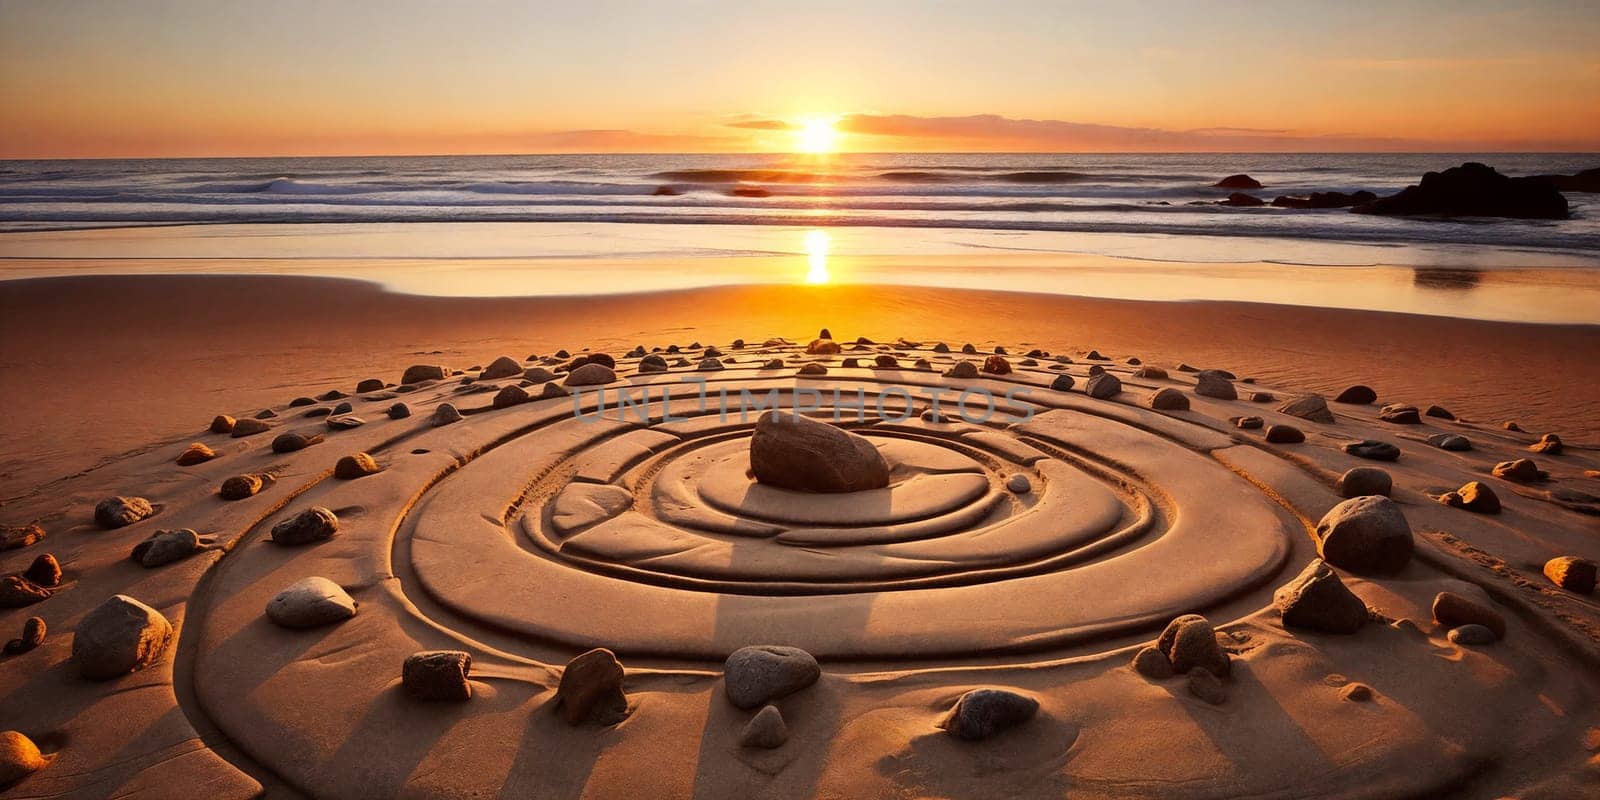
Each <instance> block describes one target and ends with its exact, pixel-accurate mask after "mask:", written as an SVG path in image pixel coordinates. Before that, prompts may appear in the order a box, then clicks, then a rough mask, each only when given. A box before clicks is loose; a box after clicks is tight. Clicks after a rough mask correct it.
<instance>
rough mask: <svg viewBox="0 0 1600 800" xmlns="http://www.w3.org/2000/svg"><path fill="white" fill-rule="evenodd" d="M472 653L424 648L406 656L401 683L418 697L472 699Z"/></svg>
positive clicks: (421, 698) (426, 698)
mask: <svg viewBox="0 0 1600 800" xmlns="http://www.w3.org/2000/svg"><path fill="white" fill-rule="evenodd" d="M471 672H472V654H471V653H468V652H466V651H465V650H423V651H421V652H418V653H413V654H411V655H410V656H407V657H406V660H405V664H404V665H402V666H401V668H400V684H401V686H402V687H404V688H405V692H406V694H408V695H410V696H411V697H413V698H415V699H417V700H428V701H446V702H457V703H459V702H464V701H467V700H471V699H472V684H471V683H469V682H468V681H467V676H468V675H470V674H471Z"/></svg>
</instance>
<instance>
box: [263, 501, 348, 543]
mask: <svg viewBox="0 0 1600 800" xmlns="http://www.w3.org/2000/svg"><path fill="white" fill-rule="evenodd" d="M338 532H339V518H338V517H337V516H335V515H334V513H333V512H332V511H329V510H328V509H326V508H323V507H322V506H312V507H311V508H308V509H306V510H304V511H302V512H300V513H298V514H296V515H294V516H292V517H290V518H288V519H286V520H283V521H282V522H279V523H278V524H276V525H274V526H272V534H271V536H272V541H273V542H274V543H276V544H282V545H290V546H293V545H302V544H311V543H312V542H321V541H325V540H327V539H332V538H333V536H334V534H336V533H338Z"/></svg>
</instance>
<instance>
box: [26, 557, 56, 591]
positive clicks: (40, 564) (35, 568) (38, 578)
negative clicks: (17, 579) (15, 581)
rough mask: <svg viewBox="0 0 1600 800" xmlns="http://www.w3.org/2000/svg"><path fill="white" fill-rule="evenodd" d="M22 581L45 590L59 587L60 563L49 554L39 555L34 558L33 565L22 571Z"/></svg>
mask: <svg viewBox="0 0 1600 800" xmlns="http://www.w3.org/2000/svg"><path fill="white" fill-rule="evenodd" d="M22 578H23V580H26V581H28V582H29V583H32V584H34V585H35V586H43V587H46V588H50V587H54V586H60V585H61V562H59V561H56V557H55V556H53V555H51V554H49V553H40V554H39V555H37V556H35V557H34V559H33V563H31V564H29V565H28V568H27V569H25V570H23V571H22Z"/></svg>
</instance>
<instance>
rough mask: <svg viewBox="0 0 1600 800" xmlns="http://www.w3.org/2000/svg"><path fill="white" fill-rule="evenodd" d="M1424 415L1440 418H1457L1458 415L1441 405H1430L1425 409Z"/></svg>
mask: <svg viewBox="0 0 1600 800" xmlns="http://www.w3.org/2000/svg"><path fill="white" fill-rule="evenodd" d="M1422 415H1423V416H1425V417H1437V418H1439V419H1451V420H1453V419H1455V418H1456V415H1454V414H1452V413H1450V409H1448V408H1445V407H1444V406H1440V405H1431V406H1428V407H1427V408H1426V409H1425V410H1423V412H1422Z"/></svg>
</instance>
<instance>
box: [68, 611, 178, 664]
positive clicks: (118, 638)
mask: <svg viewBox="0 0 1600 800" xmlns="http://www.w3.org/2000/svg"><path fill="white" fill-rule="evenodd" d="M172 639H173V633H172V623H170V622H168V621H167V618H166V617H163V616H161V612H159V611H157V610H155V609H153V608H151V607H149V606H147V605H145V604H144V603H141V602H139V601H138V600H135V599H133V598H132V597H129V596H127V595H123V594H117V595H112V596H111V597H110V598H108V599H107V600H106V601H105V602H104V603H101V604H100V605H99V606H98V607H96V608H95V609H94V610H93V611H90V612H89V613H88V614H86V615H85V616H84V618H83V619H82V620H81V621H80V622H79V623H78V628H77V630H76V631H74V632H73V636H72V661H73V663H74V664H76V665H77V667H78V672H79V674H81V675H83V677H85V678H88V679H90V680H97V681H104V680H110V679H112V678H116V677H120V676H122V675H127V674H128V673H130V672H136V671H138V670H141V669H144V668H145V667H148V666H150V665H151V664H154V663H155V662H156V661H157V660H159V659H160V658H161V654H162V653H164V652H166V649H167V645H169V644H171V643H172Z"/></svg>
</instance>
